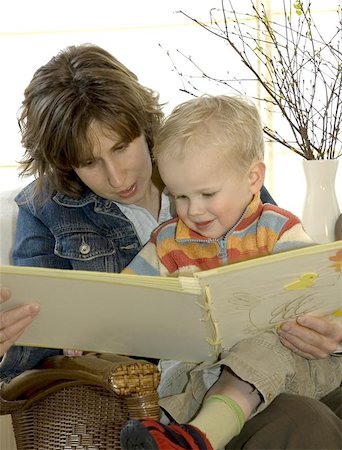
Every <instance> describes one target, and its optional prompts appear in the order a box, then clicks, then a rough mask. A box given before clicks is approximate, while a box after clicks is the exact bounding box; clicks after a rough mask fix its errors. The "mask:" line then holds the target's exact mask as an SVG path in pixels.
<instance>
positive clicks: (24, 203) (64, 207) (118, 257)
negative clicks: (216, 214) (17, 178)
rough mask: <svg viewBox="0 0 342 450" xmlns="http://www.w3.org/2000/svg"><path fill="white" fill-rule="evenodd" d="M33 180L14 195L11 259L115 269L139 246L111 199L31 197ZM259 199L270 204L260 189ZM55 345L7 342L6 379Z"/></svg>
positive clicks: (1, 376)
mask: <svg viewBox="0 0 342 450" xmlns="http://www.w3.org/2000/svg"><path fill="white" fill-rule="evenodd" d="M34 186H35V181H33V182H32V183H31V184H29V185H28V186H26V187H25V188H24V189H23V190H22V191H21V192H20V193H19V194H18V195H17V197H16V198H15V201H16V203H17V205H18V207H19V213H18V219H17V229H16V238H15V245H14V249H13V254H12V258H13V264H14V265H18V266H35V267H50V268H56V269H74V270H89V271H98V272H121V270H122V269H124V268H125V267H126V266H127V264H128V263H129V262H130V261H131V260H132V259H133V258H134V256H135V255H136V254H137V253H138V252H139V251H140V249H141V247H142V245H141V242H140V240H139V237H138V236H137V233H136V230H135V228H134V226H133V224H132V223H131V221H129V220H128V219H127V217H126V216H125V215H124V214H123V213H122V212H121V210H120V208H119V207H118V206H117V205H116V204H115V203H114V202H112V201H110V200H106V199H104V198H101V197H99V196H97V195H96V194H94V193H93V192H92V191H90V190H88V191H86V192H85V194H84V195H83V196H82V197H81V198H80V199H73V198H71V197H68V196H66V195H63V194H60V193H57V194H55V195H54V196H53V197H52V198H50V197H49V196H48V195H47V194H46V195H45V196H43V198H41V199H39V202H37V201H36V200H35V194H34ZM261 199H262V201H263V202H264V203H266V202H268V203H274V201H273V199H272V197H271V196H270V194H269V193H268V191H267V190H266V189H265V188H263V190H262V191H261ZM58 353H61V350H56V349H46V348H37V347H20V346H13V347H11V348H10V349H9V350H8V352H7V353H6V355H5V357H4V358H3V359H2V361H1V363H0V380H6V381H9V380H10V379H11V378H13V377H14V376H16V375H18V374H20V373H21V372H23V371H24V370H28V369H31V368H33V367H34V366H35V365H37V364H38V363H39V362H40V361H41V360H43V359H45V358H46V357H48V356H52V355H55V354H58Z"/></svg>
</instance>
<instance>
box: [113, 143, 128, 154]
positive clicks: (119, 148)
mask: <svg viewBox="0 0 342 450" xmlns="http://www.w3.org/2000/svg"><path fill="white" fill-rule="evenodd" d="M127 147H128V145H127V144H120V145H118V146H116V147H115V148H114V151H115V152H119V153H120V152H124V151H125V150H126V149H127Z"/></svg>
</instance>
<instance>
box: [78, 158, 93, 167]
mask: <svg viewBox="0 0 342 450" xmlns="http://www.w3.org/2000/svg"><path fill="white" fill-rule="evenodd" d="M95 162H96V160H95V159H89V161H83V162H81V163H80V165H79V166H78V167H79V168H83V167H91V166H93V165H94V164H95Z"/></svg>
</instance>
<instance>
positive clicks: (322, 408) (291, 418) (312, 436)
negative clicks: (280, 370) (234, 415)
mask: <svg viewBox="0 0 342 450" xmlns="http://www.w3.org/2000/svg"><path fill="white" fill-rule="evenodd" d="M341 400H342V388H341V387H340V388H338V389H336V390H335V391H333V392H332V393H331V394H329V395H327V396H326V397H325V398H323V399H322V401H318V400H314V399H311V398H308V397H303V396H296V395H291V394H280V395H279V396H278V397H277V398H275V399H274V401H273V402H272V403H271V404H270V405H269V406H268V407H267V408H266V409H265V410H263V411H262V412H260V413H259V414H257V415H256V416H255V417H253V418H252V419H250V420H249V421H248V422H246V424H245V426H244V427H243V429H242V430H241V433H240V434H239V435H238V436H236V437H235V438H233V439H232V440H231V441H230V442H229V444H228V445H227V446H226V449H227V450H239V449H244V450H267V449H272V450H274V449H283V450H285V449H286V450H322V449H324V450H328V449H329V450H330V449H334V450H341V448H342V420H341V419H340V418H339V417H338V416H337V415H336V414H335V413H334V412H333V410H331V409H330V408H329V407H328V406H327V405H329V406H330V407H332V408H334V409H335V410H336V413H338V412H339V413H341V403H342V402H341ZM324 402H326V404H325V403H324Z"/></svg>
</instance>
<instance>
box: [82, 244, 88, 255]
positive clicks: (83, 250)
mask: <svg viewBox="0 0 342 450" xmlns="http://www.w3.org/2000/svg"><path fill="white" fill-rule="evenodd" d="M89 252H90V245H88V244H81V245H80V253H81V254H82V255H88V253H89Z"/></svg>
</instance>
